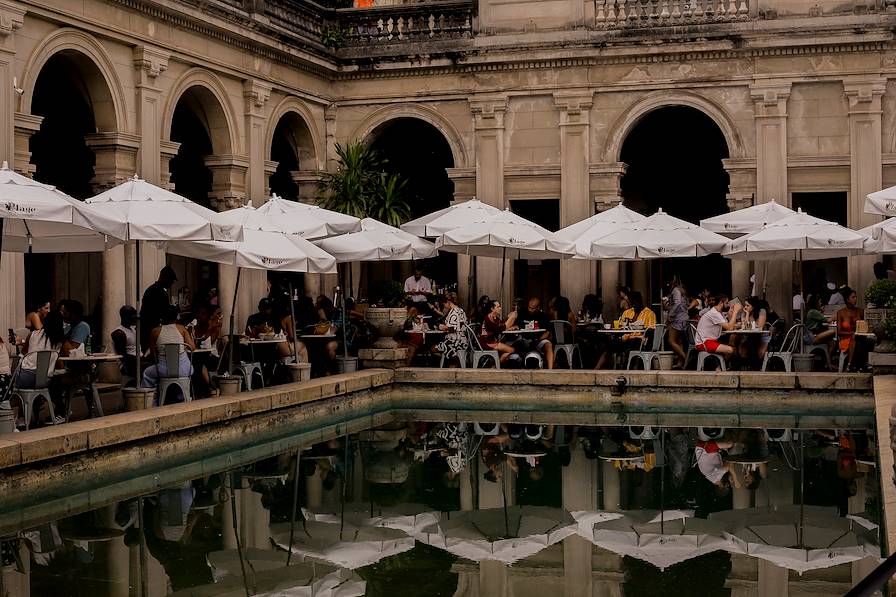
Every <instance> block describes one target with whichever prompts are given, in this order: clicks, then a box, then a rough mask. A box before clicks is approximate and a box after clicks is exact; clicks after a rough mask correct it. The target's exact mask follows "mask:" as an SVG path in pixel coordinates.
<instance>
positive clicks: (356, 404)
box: [0, 368, 896, 532]
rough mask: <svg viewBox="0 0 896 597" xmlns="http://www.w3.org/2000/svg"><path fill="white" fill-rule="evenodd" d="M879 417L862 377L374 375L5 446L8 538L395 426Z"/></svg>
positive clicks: (33, 435)
mask: <svg viewBox="0 0 896 597" xmlns="http://www.w3.org/2000/svg"><path fill="white" fill-rule="evenodd" d="M623 380H624V381H623ZM891 394H892V392H891ZM874 407H875V405H874V396H873V394H872V379H871V377H870V376H869V375H865V374H833V373H830V374H829V373H797V374H788V373H754V372H748V373H696V372H680V371H662V372H649V371H640V372H639V371H609V372H606V371H600V372H597V371H520V370H513V371H511V370H470V369H419V368H409V369H399V370H396V371H391V370H380V369H374V370H364V371H359V372H356V373H350V374H344V375H338V376H333V377H327V378H322V379H316V380H312V381H310V382H304V383H297V384H288V385H281V386H275V387H271V388H266V389H262V390H256V391H252V392H244V393H240V394H237V395H234V396H226V397H219V398H211V399H206V400H197V401H194V402H190V403H186V404H178V405H171V406H165V407H161V408H156V409H152V410H145V411H138V412H130V413H121V414H115V415H109V416H106V417H102V418H98V419H88V420H84V421H77V422H73V423H68V424H65V425H60V426H57V427H46V428H43V429H36V430H30V431H26V432H22V433H17V434H11V435H8V436H4V437H3V439H0V532H2V531H3V529H4V528H7V529H8V528H13V527H16V526H17V525H20V524H22V523H28V524H31V523H35V522H38V521H40V520H42V519H52V518H51V517H57V518H58V517H59V516H61V515H62V516H65V515H71V514H74V513H77V512H80V511H85V510H88V509H94V508H97V507H100V506H102V505H105V504H108V503H111V502H113V501H117V500H120V499H124V498H126V497H131V496H135V495H140V494H144V493H147V492H150V491H153V490H155V489H158V488H160V487H164V486H167V485H171V484H172V483H175V482H177V481H179V480H182V479H188V478H196V477H200V476H204V475H208V474H211V473H216V472H220V471H223V470H228V469H231V468H233V467H235V466H240V465H241V464H243V463H248V462H252V461H255V460H259V459H262V458H265V457H267V456H271V455H274V454H277V453H280V452H283V451H287V450H290V449H296V448H298V447H303V446H309V445H311V444H313V443H317V442H320V441H323V440H325V439H329V438H331V437H336V436H339V435H344V434H346V433H353V432H356V431H360V430H361V429H367V428H370V427H375V426H378V425H382V424H384V423H387V422H389V421H392V420H396V419H408V420H410V419H414V420H439V421H447V420H468V421H476V420H478V421H489V420H491V421H501V422H537V423H575V424H580V425H600V424H614V425H619V424H637V425H666V426H671V425H688V426H694V425H705V426H725V427H741V426H744V427H746V426H763V427H778V428H780V427H790V428H798V427H805V428H850V427H857V428H858V427H867V426H869V425H871V424H872V423H873V422H874V419H875V416H874ZM887 416H889V407H887ZM887 439H889V438H887ZM883 440H884V438H883V437H882V438H881V445H884V446H886V445H889V444H888V443H884V441H883ZM885 452H886V450H885ZM890 458H891V461H890V464H892V456H891V457H890ZM893 494H894V495H893V496H892V500H891V497H890V496H888V497H887V505H888V506H889V505H890V502H891V501H892V503H893V504H894V505H896V492H893ZM893 510H894V511H896V508H893ZM889 513H890V508H889V507H888V514H889ZM894 514H896V512H894ZM888 526H889V528H896V524H893V525H888Z"/></svg>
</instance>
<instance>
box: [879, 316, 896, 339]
mask: <svg viewBox="0 0 896 597" xmlns="http://www.w3.org/2000/svg"><path fill="white" fill-rule="evenodd" d="M881 327H882V328H883V330H884V334H885V335H886V337H887V338H896V316H894V315H890V316H889V317H887V318H886V319H884V321H883V323H882V324H881Z"/></svg>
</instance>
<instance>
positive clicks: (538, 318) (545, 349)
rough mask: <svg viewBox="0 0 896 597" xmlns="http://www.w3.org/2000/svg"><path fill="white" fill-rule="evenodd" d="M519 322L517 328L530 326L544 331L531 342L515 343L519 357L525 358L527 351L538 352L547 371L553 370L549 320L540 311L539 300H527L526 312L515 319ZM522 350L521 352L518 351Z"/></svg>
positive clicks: (552, 346)
mask: <svg viewBox="0 0 896 597" xmlns="http://www.w3.org/2000/svg"><path fill="white" fill-rule="evenodd" d="M517 320H518V321H519V322H520V323H519V327H521V328H528V327H530V326H531V325H532V324H535V325H536V326H537V329H539V330H544V333H543V334H540V335H537V336H536V337H535V338H534V339H532V340H528V339H526V340H524V341H522V342H520V341H517V342H515V343H514V347H515V348H516V349H517V351H518V352H520V356H522V357H523V358H525V353H526V352H529V351H538V352H540V353H542V355H544V361H545V364H546V365H547V368H548V369H553V368H554V345H553V344H551V330H550V328H551V319H550V318H549V317H548V316H547V315H546V314H545V312H544V311H542V310H541V300H540V299H537V298H531V299H529V304H528V306H527V308H526V310H525V311H524V312H523V313H522V315H519V316H518V317H517ZM520 349H522V350H520Z"/></svg>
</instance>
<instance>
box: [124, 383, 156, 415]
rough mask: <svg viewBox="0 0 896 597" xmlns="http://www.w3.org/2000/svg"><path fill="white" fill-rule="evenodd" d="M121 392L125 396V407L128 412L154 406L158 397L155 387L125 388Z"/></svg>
mask: <svg viewBox="0 0 896 597" xmlns="http://www.w3.org/2000/svg"><path fill="white" fill-rule="evenodd" d="M121 393H122V395H123V396H124V409H125V411H127V412H134V411H137V410H148V409H150V408H152V407H153V404H152V403H153V401H154V400H155V397H156V390H155V388H125V389H123V390H122V391H121Z"/></svg>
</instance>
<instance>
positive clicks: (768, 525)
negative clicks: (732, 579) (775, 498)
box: [710, 506, 879, 573]
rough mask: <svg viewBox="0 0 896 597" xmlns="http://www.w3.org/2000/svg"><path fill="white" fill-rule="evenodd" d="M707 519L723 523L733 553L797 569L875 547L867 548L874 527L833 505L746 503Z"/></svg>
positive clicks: (854, 555)
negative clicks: (858, 522)
mask: <svg viewBox="0 0 896 597" xmlns="http://www.w3.org/2000/svg"><path fill="white" fill-rule="evenodd" d="M801 512H802V513H801ZM710 519H711V520H713V521H714V522H716V523H719V524H723V525H724V526H725V528H726V532H725V536H726V537H727V538H728V539H729V540H730V546H729V548H728V550H729V551H731V552H732V553H741V554H746V555H750V556H754V557H757V558H760V559H763V560H768V561H770V562H772V563H774V564H776V565H777V566H781V567H782V568H788V569H790V570H796V571H797V572H799V573H803V572H805V571H807V570H817V569H820V568H829V567H831V566H837V565H838V564H845V563H847V562H853V561H855V560H860V559H862V558H864V557H865V556H866V555H867V554H868V553H872V552H874V549H873V548H871V549H869V548H870V547H873V546H874V544H875V539H874V537H875V535H874V530H873V529H872V530H869V529H866V528H864V527H862V526H861V525H856V524H855V521H854V520H852V519H849V518H841V517H840V516H838V514H837V510H836V509H835V508H824V507H820V506H803V507H802V510H801V509H800V507H799V506H787V507H785V508H780V509H776V510H770V509H768V508H747V509H743V510H730V511H726V512H717V513H713V514H711V515H710ZM877 551H878V552H879V548H877Z"/></svg>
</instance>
